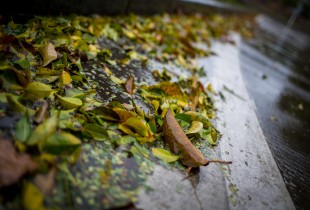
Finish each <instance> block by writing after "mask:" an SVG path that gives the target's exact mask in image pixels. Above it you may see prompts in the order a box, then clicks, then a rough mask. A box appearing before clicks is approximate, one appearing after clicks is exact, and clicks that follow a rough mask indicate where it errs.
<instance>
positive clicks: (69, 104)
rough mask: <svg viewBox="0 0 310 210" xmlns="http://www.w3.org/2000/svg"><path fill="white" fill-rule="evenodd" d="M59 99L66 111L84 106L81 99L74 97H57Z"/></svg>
mask: <svg viewBox="0 0 310 210" xmlns="http://www.w3.org/2000/svg"><path fill="white" fill-rule="evenodd" d="M57 99H58V101H59V103H60V105H61V106H62V107H63V108H65V109H74V108H78V107H80V106H82V104H83V102H82V100H81V99H79V98H72V97H63V96H60V95H57Z"/></svg>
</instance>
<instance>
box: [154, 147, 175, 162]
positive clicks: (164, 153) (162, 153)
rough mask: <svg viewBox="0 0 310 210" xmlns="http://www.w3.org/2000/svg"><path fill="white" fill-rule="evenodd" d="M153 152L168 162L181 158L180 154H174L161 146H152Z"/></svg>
mask: <svg viewBox="0 0 310 210" xmlns="http://www.w3.org/2000/svg"><path fill="white" fill-rule="evenodd" d="M152 153H153V155H154V156H155V157H157V158H159V159H161V160H162V161H164V162H166V163H171V162H175V161H177V160H178V159H179V158H180V155H174V154H172V153H171V152H169V151H168V150H165V149H161V148H152Z"/></svg>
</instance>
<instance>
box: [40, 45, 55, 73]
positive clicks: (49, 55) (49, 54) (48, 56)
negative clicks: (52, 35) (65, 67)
mask: <svg viewBox="0 0 310 210" xmlns="http://www.w3.org/2000/svg"><path fill="white" fill-rule="evenodd" d="M39 52H40V54H41V55H42V57H43V65H42V66H43V67H44V66H46V65H48V64H49V63H50V62H52V61H53V60H56V59H57V52H56V50H55V47H54V45H53V44H51V43H49V44H47V45H44V46H42V47H40V48H39Z"/></svg>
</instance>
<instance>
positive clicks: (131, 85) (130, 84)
mask: <svg viewBox="0 0 310 210" xmlns="http://www.w3.org/2000/svg"><path fill="white" fill-rule="evenodd" d="M134 88H135V79H134V78H133V76H130V77H128V79H127V81H126V83H125V90H126V92H127V93H129V94H130V95H132V94H133V90H134Z"/></svg>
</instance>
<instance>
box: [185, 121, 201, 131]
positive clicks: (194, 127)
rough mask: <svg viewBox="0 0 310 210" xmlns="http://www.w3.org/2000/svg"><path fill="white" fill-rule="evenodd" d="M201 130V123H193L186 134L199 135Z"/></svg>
mask: <svg viewBox="0 0 310 210" xmlns="http://www.w3.org/2000/svg"><path fill="white" fill-rule="evenodd" d="M202 129H203V124H202V122H199V121H193V122H192V124H191V127H190V128H189V129H188V131H187V132H186V134H192V133H199V132H200V131H201V130H202Z"/></svg>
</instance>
